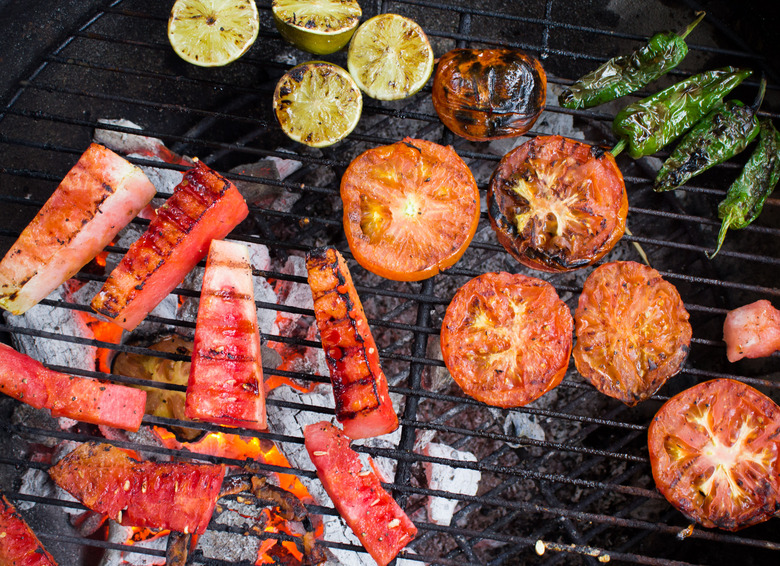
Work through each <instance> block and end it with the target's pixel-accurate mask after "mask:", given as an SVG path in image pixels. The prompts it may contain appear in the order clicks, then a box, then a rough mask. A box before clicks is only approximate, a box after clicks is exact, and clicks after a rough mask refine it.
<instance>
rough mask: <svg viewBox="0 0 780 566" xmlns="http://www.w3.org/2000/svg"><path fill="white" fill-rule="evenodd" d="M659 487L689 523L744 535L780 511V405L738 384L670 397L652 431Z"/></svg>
mask: <svg viewBox="0 0 780 566" xmlns="http://www.w3.org/2000/svg"><path fill="white" fill-rule="evenodd" d="M647 444H648V450H649V455H650V464H651V467H652V473H653V479H654V480H655V484H656V486H657V488H658V490H659V491H660V492H661V493H662V494H663V496H664V497H665V498H666V499H667V500H668V501H669V503H671V504H672V505H673V506H674V507H675V508H677V510H679V511H680V512H681V513H682V514H683V515H685V516H686V517H687V518H688V519H690V520H692V521H695V522H697V523H699V524H700V525H702V526H704V527H708V528H713V527H717V528H719V529H723V530H727V531H737V530H739V529H742V528H744V527H748V526H751V525H755V524H757V523H760V522H763V521H766V520H767V519H769V518H771V517H772V516H773V515H775V514H776V513H778V512H780V407H778V406H777V404H776V403H774V401H772V400H771V399H769V397H767V396H766V395H764V394H763V393H761V392H759V391H757V390H756V389H754V388H752V387H750V386H748V385H745V384H744V383H741V382H739V381H735V380H731V379H714V380H711V381H707V382H704V383H700V384H698V385H695V386H694V387H691V388H689V389H686V390H685V391H683V392H682V393H679V394H677V395H675V396H674V397H672V398H671V399H669V401H667V402H666V403H665V404H664V405H663V406H662V407H661V409H660V410H659V411H658V413H656V415H655V417H654V418H653V421H652V422H651V424H650V427H649V429H648V442H647Z"/></svg>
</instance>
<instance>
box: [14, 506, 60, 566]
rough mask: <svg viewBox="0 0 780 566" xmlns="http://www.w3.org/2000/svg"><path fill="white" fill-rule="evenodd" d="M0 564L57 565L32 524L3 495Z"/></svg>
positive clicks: (16, 565) (22, 565)
mask: <svg viewBox="0 0 780 566" xmlns="http://www.w3.org/2000/svg"><path fill="white" fill-rule="evenodd" d="M0 564H2V565H3V566H57V562H56V561H55V560H54V558H53V557H52V555H51V554H49V553H48V552H47V551H46V549H45V548H43V545H42V544H41V541H39V540H38V537H36V536H35V533H34V532H33V531H32V529H30V526H29V525H28V524H27V523H26V522H25V520H24V519H23V518H22V516H21V515H19V512H18V511H17V510H16V508H15V507H14V506H13V504H11V502H10V501H8V499H7V498H6V497H5V495H3V496H2V497H0Z"/></svg>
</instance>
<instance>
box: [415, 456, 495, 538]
mask: <svg viewBox="0 0 780 566" xmlns="http://www.w3.org/2000/svg"><path fill="white" fill-rule="evenodd" d="M423 454H425V455H426V456H430V457H433V458H442V459H447V460H456V461H458V462H476V461H477V457H476V456H474V454H472V453H471V452H466V451H462V450H456V449H455V448H452V447H450V446H447V445H445V444H439V443H436V442H432V443H430V444H427V445H426V446H425V447H424V448H423ZM424 467H425V477H426V479H427V480H428V488H429V489H434V490H438V491H447V492H449V493H458V494H461V495H476V494H477V490H478V489H479V482H480V480H481V479H482V473H481V472H480V471H479V470H471V469H469V468H460V467H452V466H448V465H446V464H439V463H436V462H425V463H424ZM458 503H459V501H458V500H457V499H450V498H446V497H429V498H428V500H427V502H426V504H425V506H426V509H427V511H428V520H429V521H431V522H432V523H435V524H437V525H449V524H450V522H451V521H452V517H453V515H454V514H455V509H456V507H457V506H458Z"/></svg>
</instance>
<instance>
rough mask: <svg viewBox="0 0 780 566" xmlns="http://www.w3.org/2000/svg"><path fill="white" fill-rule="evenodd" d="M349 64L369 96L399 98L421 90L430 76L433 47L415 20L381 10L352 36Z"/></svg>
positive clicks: (387, 98) (348, 57)
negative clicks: (380, 12) (383, 12)
mask: <svg viewBox="0 0 780 566" xmlns="http://www.w3.org/2000/svg"><path fill="white" fill-rule="evenodd" d="M347 67H348V68H349V72H350V74H351V75H352V76H353V77H354V78H355V81H356V82H357V83H358V85H359V86H360V88H361V89H362V90H363V92H365V93H366V94H367V95H368V96H370V97H372V98H376V99H378V100H399V99H401V98H406V97H407V96H410V95H412V94H414V93H415V92H417V91H418V90H420V89H421V88H422V87H423V86H424V85H425V83H426V82H427V81H428V79H429V78H430V77H431V73H432V72H433V49H432V48H431V43H430V42H429V41H428V36H426V35H425V32H424V31H423V29H422V28H421V27H420V26H419V25H418V24H417V23H416V22H414V21H413V20H410V19H409V18H406V17H404V16H400V15H398V14H380V15H378V16H374V17H373V18H371V19H369V20H367V21H366V22H364V23H363V24H362V25H361V26H360V27H359V28H358V29H357V31H356V32H355V35H354V36H352V41H351V42H350V44H349V53H348V55H347Z"/></svg>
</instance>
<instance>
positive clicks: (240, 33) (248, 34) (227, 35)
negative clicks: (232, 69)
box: [168, 0, 260, 67]
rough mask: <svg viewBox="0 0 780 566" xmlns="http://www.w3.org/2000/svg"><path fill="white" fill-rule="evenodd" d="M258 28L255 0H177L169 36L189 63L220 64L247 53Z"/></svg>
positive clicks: (207, 65) (202, 65) (200, 64)
mask: <svg viewBox="0 0 780 566" xmlns="http://www.w3.org/2000/svg"><path fill="white" fill-rule="evenodd" d="M259 29H260V23H259V17H258V13H257V6H256V5H255V2H254V0H176V3H175V4H174V5H173V8H172V9H171V15H170V17H169V19H168V40H169V41H170V43H171V46H172V47H173V50H174V51H175V52H176V54H177V55H179V57H181V58H182V59H184V60H185V61H187V62H188V63H192V64H193V65H199V66H201V67H220V66H223V65H227V64H228V63H232V62H233V61H235V60H236V59H238V58H239V57H241V56H242V55H243V54H244V53H246V52H247V50H248V49H249V48H250V47H251V46H252V44H253V43H254V42H255V40H256V39H257V33H258V31H259Z"/></svg>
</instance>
